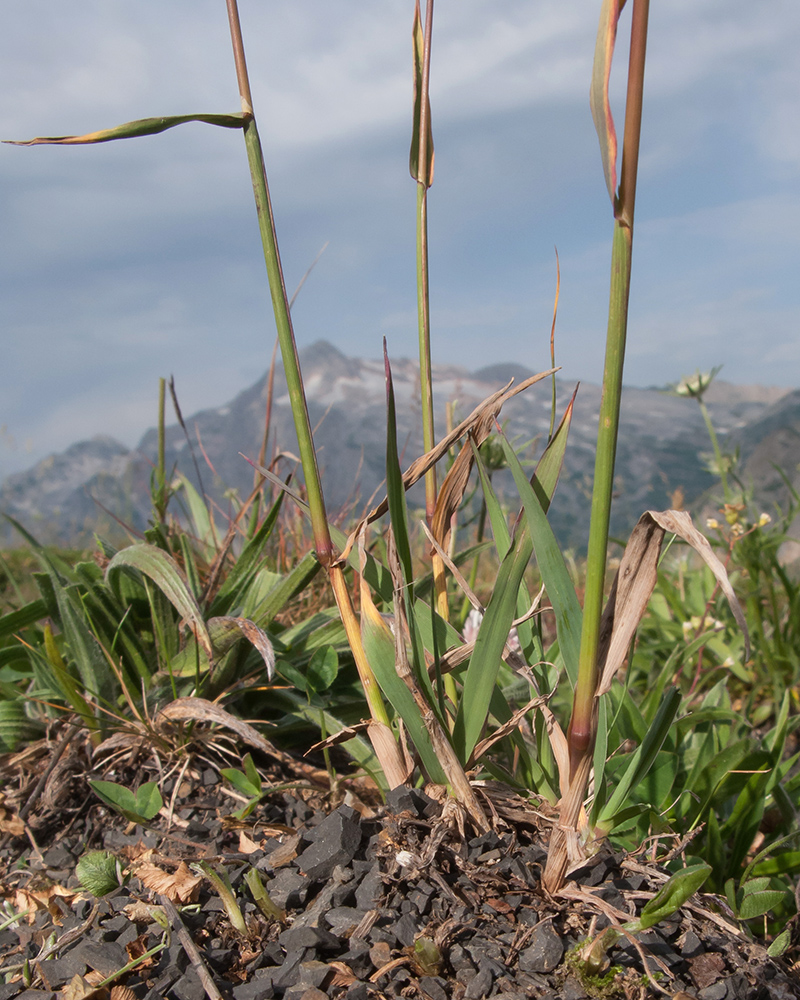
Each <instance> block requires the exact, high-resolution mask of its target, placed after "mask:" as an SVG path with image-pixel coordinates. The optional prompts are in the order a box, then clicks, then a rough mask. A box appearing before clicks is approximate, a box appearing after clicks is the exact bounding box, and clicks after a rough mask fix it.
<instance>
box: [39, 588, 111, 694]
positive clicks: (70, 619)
mask: <svg viewBox="0 0 800 1000" xmlns="http://www.w3.org/2000/svg"><path fill="white" fill-rule="evenodd" d="M52 582H53V586H54V588H55V594H56V601H57V603H58V612H59V620H60V625H61V629H62V631H63V633H64V638H65V639H66V641H67V645H68V647H69V651H70V655H71V657H72V659H73V660H74V661H75V665H76V667H77V668H78V673H79V675H80V678H81V682H82V684H83V686H84V688H85V690H86V691H87V692H88V693H89V694H90V695H91V696H93V697H97V698H100V699H101V700H103V701H105V702H109V701H110V700H111V699H112V695H113V691H114V690H115V688H116V682H115V678H114V676H113V674H112V673H111V669H110V667H109V665H108V662H107V661H106V658H105V656H104V655H103V652H102V650H101V649H100V646H99V644H98V642H97V639H96V637H95V636H94V634H93V633H92V631H91V629H90V628H89V626H88V625H87V623H86V616H85V610H84V606H83V602H82V595H81V592H80V589H79V587H78V586H77V585H76V584H70V585H69V586H67V587H64V586H62V585H61V584H60V583H59V581H58V580H56V579H53V581H52Z"/></svg>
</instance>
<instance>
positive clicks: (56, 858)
mask: <svg viewBox="0 0 800 1000" xmlns="http://www.w3.org/2000/svg"><path fill="white" fill-rule="evenodd" d="M42 861H43V862H44V865H45V867H46V868H68V869H72V868H74V867H75V863H76V858H75V855H74V854H73V853H72V852H71V851H69V850H68V849H67V848H66V847H65V846H64V845H63V844H54V845H53V846H52V847H50V848H48V849H47V850H46V851H45V852H44V854H43V855H42Z"/></svg>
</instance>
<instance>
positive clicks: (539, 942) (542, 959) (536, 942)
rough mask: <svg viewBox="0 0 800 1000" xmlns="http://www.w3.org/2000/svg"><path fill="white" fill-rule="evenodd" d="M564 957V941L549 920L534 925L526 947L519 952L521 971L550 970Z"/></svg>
mask: <svg viewBox="0 0 800 1000" xmlns="http://www.w3.org/2000/svg"><path fill="white" fill-rule="evenodd" d="M563 957H564V942H563V941H562V939H561V936H560V935H559V934H556V932H555V930H554V929H553V925H552V924H551V923H550V921H545V922H544V923H541V924H539V925H538V926H537V927H534V929H533V933H532V934H531V936H530V939H529V941H528V945H527V947H525V948H524V949H523V950H522V951H521V952H520V953H519V967H520V969H522V971H523V972H552V971H553V969H555V968H556V967H557V966H558V965H559V963H560V962H561V959H562V958H563Z"/></svg>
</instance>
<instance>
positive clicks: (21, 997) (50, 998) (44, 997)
mask: <svg viewBox="0 0 800 1000" xmlns="http://www.w3.org/2000/svg"><path fill="white" fill-rule="evenodd" d="M17 987H19V983H17V984H16V985H15V989H16V988H17ZM12 996H13V994H12ZM54 998H55V993H52V992H50V991H49V990H25V991H24V992H22V993H18V994H17V996H16V998H15V1000H54Z"/></svg>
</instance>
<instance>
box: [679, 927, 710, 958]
mask: <svg viewBox="0 0 800 1000" xmlns="http://www.w3.org/2000/svg"><path fill="white" fill-rule="evenodd" d="M678 948H679V949H680V953H681V956H682V957H683V958H696V957H697V956H698V955H702V954H703V952H704V951H705V948H704V947H703V942H702V941H701V940H700V938H699V937H698V936H697V935H696V934H695V932H694V931H693V930H688V931H686V933H685V934H684V935H683V937H682V938H680V939H679V941H678Z"/></svg>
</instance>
